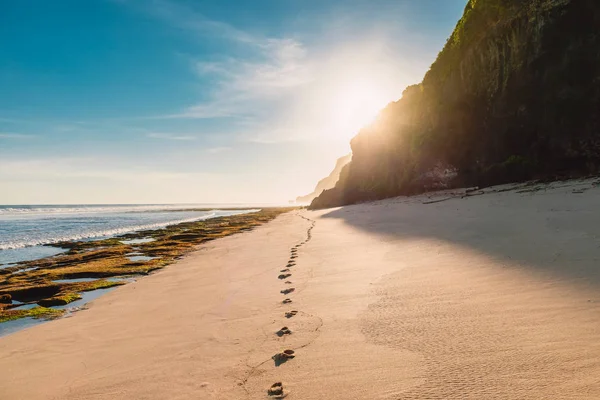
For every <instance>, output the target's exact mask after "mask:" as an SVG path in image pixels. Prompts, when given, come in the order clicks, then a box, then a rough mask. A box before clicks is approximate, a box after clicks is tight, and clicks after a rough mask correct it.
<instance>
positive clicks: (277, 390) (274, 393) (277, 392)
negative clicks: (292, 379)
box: [267, 382, 287, 399]
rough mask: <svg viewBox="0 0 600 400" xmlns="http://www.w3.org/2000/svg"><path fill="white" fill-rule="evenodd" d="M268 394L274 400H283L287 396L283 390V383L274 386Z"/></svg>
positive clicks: (276, 383)
mask: <svg viewBox="0 0 600 400" xmlns="http://www.w3.org/2000/svg"><path fill="white" fill-rule="evenodd" d="M267 394H268V395H269V396H270V397H271V398H273V399H283V398H285V396H287V393H285V391H284V390H283V383H281V382H275V383H274V384H272V385H271V387H270V388H269V390H267Z"/></svg>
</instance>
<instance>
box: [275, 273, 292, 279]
mask: <svg viewBox="0 0 600 400" xmlns="http://www.w3.org/2000/svg"><path fill="white" fill-rule="evenodd" d="M290 276H292V274H281V275H279V276H278V277H277V278H278V279H281V280H283V279H287V278H289V277H290Z"/></svg>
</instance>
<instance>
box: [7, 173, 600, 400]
mask: <svg viewBox="0 0 600 400" xmlns="http://www.w3.org/2000/svg"><path fill="white" fill-rule="evenodd" d="M499 189H500V190H499ZM504 189H507V188H494V189H490V190H486V191H483V192H476V193H475V192H474V193H473V194H477V195H475V196H470V197H466V198H461V197H460V195H458V196H457V193H456V192H447V193H438V194H435V195H431V196H420V197H413V198H409V199H406V198H396V199H389V200H385V201H379V202H375V203H370V204H363V205H356V206H349V207H344V208H338V209H330V210H322V211H315V212H309V211H297V212H292V213H288V214H285V215H282V216H280V217H278V218H277V219H276V220H274V221H272V222H270V223H268V224H266V225H264V226H261V227H259V228H257V229H256V230H254V231H253V232H248V233H243V234H239V235H235V236H231V237H227V238H224V239H219V240H217V241H214V242H212V243H209V244H207V245H203V246H201V247H199V249H198V251H197V252H194V253H192V254H190V255H189V256H187V257H185V258H184V259H183V260H181V261H180V262H178V263H177V264H174V265H172V266H169V267H167V268H166V269H164V270H162V271H159V272H158V273H156V274H153V275H151V276H149V277H146V278H143V279H140V280H138V281H137V282H135V283H132V284H129V285H127V286H125V287H121V288H118V289H116V290H114V291H113V292H111V293H109V294H107V295H106V296H103V297H101V298H100V299H97V300H95V301H94V302H93V303H92V304H91V305H90V307H89V309H88V310H85V311H81V312H78V313H75V314H74V315H73V316H72V317H70V318H65V319H61V320H57V321H52V322H49V323H46V324H42V325H39V326H36V327H33V328H30V329H27V330H24V331H21V332H17V333H14V334H12V335H9V336H6V337H3V338H0V371H1V372H0V399H5V398H6V399H28V400H30V399H268V398H275V397H274V396H268V394H267V390H268V389H269V387H271V385H272V384H274V383H276V382H282V386H283V390H284V392H285V393H287V394H288V396H287V397H286V398H287V399H303V400H306V399H309V400H310V399H315V400H316V399H549V398H551V399H598V398H600V378H599V377H600V291H599V285H600V213H599V212H598V204H600V188H597V187H596V185H594V184H593V182H592V181H580V182H569V183H566V184H558V183H557V184H553V185H550V186H548V185H546V186H539V187H536V186H528V187H521V188H520V189H519V190H514V189H513V190H510V191H502V190H504ZM437 200H443V201H437ZM424 203H427V204H424ZM313 226H314V228H313V229H310V228H311V227H313ZM309 233H310V240H308V242H306V240H307V238H309ZM303 242H305V243H304V244H302V245H301V246H300V247H295V246H297V245H299V244H301V243H303ZM294 248H296V249H297V250H292V249H294ZM290 257H292V258H291V259H290ZM290 261H291V262H292V264H294V265H290V266H289V267H287V265H288V263H289V262H290ZM285 269H289V271H286V272H280V271H281V270H285ZM287 273H291V276H289V277H285V278H282V279H279V278H278V277H279V275H281V274H287ZM286 282H289V283H286ZM291 288H293V289H294V291H292V292H291V293H288V294H283V293H281V291H282V290H285V289H291ZM286 298H289V299H290V300H291V301H292V302H291V303H289V304H283V303H282V301H283V300H284V299H286ZM292 310H294V311H297V313H295V315H288V316H289V317H290V318H286V312H290V311H292ZM283 327H287V328H288V329H289V331H291V333H288V332H287V331H285V330H284V331H285V333H283V334H281V332H280V335H281V336H280V335H277V332H278V331H279V330H280V329H281V328H283ZM286 349H290V350H294V358H289V359H283V360H282V359H281V358H279V359H278V363H276V362H275V360H273V359H272V357H273V356H274V355H276V354H278V353H280V352H282V351H283V350H286ZM282 361H284V362H282ZM276 364H279V365H278V366H277V365H276Z"/></svg>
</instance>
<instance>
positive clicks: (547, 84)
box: [312, 0, 600, 208]
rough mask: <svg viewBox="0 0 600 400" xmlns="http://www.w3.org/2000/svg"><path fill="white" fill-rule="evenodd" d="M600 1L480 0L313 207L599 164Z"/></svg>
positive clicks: (592, 168) (591, 169) (362, 135)
mask: <svg viewBox="0 0 600 400" xmlns="http://www.w3.org/2000/svg"><path fill="white" fill-rule="evenodd" d="M598 27H600V2H598V1H597V0H470V1H469V2H468V4H467V6H466V8H465V12H464V15H463V17H462V18H461V19H460V21H459V22H458V24H457V26H456V28H455V30H454V32H453V33H452V35H451V36H450V38H449V39H448V41H447V43H446V45H445V46H444V48H443V50H442V51H441V52H440V54H439V55H438V58H437V60H436V61H435V62H434V63H433V65H432V66H431V68H430V70H429V71H428V72H427V74H426V75H425V78H424V79H423V82H422V83H420V84H418V85H414V86H411V87H409V88H407V89H406V90H405V91H404V93H403V96H402V98H401V99H400V100H399V101H397V102H394V103H391V104H390V105H389V106H388V107H386V108H385V109H384V110H383V111H382V112H381V114H380V117H379V119H378V121H377V122H376V123H374V124H373V125H371V126H369V127H366V128H364V129H363V130H361V132H359V134H358V135H357V136H356V137H355V138H354V139H353V140H352V142H351V145H352V152H353V158H352V162H351V163H350V164H348V165H347V166H346V167H345V168H344V170H343V171H342V173H341V176H340V179H339V181H338V184H337V185H336V187H335V188H334V189H331V190H328V191H325V192H324V193H323V194H322V195H321V196H320V197H319V198H317V199H315V201H314V202H313V204H312V207H315V208H317V207H327V206H333V205H340V204H349V203H354V202H358V201H364V200H371V199H377V198H384V197H390V196H395V195H401V194H412V193H417V192H422V191H426V190H430V189H435V188H441V187H449V186H467V185H480V186H485V185H491V184H497V183H504V182H509V181H520V180H525V179H530V178H554V177H558V176H560V177H563V176H573V175H582V174H588V173H596V172H597V171H598V170H599V169H600V33H599V32H600V31H599V30H598Z"/></svg>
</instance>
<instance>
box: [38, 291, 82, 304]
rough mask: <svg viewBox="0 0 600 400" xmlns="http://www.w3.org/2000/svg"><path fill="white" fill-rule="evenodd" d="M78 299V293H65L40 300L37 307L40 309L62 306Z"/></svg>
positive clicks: (79, 296)
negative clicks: (40, 307)
mask: <svg viewBox="0 0 600 400" xmlns="http://www.w3.org/2000/svg"><path fill="white" fill-rule="evenodd" d="M79 299H81V295H80V294H79V293H67V294H64V295H62V296H55V297H50V298H48V299H43V300H40V301H38V305H40V306H42V307H53V306H64V305H66V304H69V303H72V302H74V301H75V300H79Z"/></svg>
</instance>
